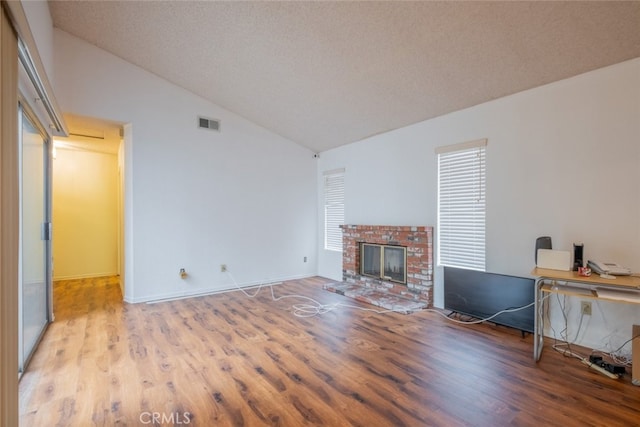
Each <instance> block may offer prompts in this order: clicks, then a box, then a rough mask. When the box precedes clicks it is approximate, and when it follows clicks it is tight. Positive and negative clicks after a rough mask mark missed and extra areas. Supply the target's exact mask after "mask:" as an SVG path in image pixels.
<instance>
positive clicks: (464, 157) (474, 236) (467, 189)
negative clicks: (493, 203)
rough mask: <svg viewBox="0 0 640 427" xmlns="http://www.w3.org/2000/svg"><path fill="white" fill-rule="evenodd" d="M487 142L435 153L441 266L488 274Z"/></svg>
mask: <svg viewBox="0 0 640 427" xmlns="http://www.w3.org/2000/svg"><path fill="white" fill-rule="evenodd" d="M486 145H487V140H486V139H483V140H478V141H471V142H466V143H462V144H456V145H452V146H447V147H441V148H438V149H437V150H436V153H437V154H438V263H439V264H440V265H447V266H451V267H462V268H470V269H474V270H482V271H484V270H485V190H486V185H485V169H486V162H485V160H486V153H485V152H486V149H485V148H486Z"/></svg>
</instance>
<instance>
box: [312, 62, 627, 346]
mask: <svg viewBox="0 0 640 427" xmlns="http://www.w3.org/2000/svg"><path fill="white" fill-rule="evenodd" d="M479 138H487V139H488V146H487V237H486V244H487V253H486V255H487V271H490V272H498V273H506V274H513V275H521V276H529V274H530V272H531V270H532V268H533V267H534V254H533V252H534V244H535V239H536V237H538V236H543V235H549V236H551V237H552V239H553V247H554V249H565V250H571V249H572V244H573V243H574V242H583V243H584V245H585V258H587V259H593V258H595V259H602V260H612V261H616V262H619V263H621V264H623V265H626V266H629V267H631V268H632V269H633V270H634V271H640V168H638V164H640V144H639V143H638V140H639V138H640V59H635V60H632V61H628V62H624V63H621V64H617V65H614V66H611V67H608V68H604V69H600V70H596V71H593V72H590V73H587V74H584V75H580V76H577V77H574V78H571V79H567V80H563V81H559V82H556V83H553V84H550V85H547V86H544V87H540V88H537V89H532V90H529V91H525V92H521V93H519V94H516V95H513V96H509V97H505V98H502V99H498V100H495V101H492V102H488V103H485V104H482V105H478V106H475V107H473V108H469V109H466V110H463V111H459V112H455V113H452V114H448V115H445V116H442V117H439V118H436V119H433V120H428V121H425V122H421V123H418V124H415V125H412V126H407V127H405V128H402V129H398V130H395V131H392V132H389V133H386V134H383V135H378V136H375V137H371V138H368V139H366V140H364V141H360V142H357V143H354V144H350V145H347V146H344V147H340V148H336V149H334V150H330V151H327V152H324V153H321V156H320V160H319V163H318V172H317V176H318V179H319V180H320V177H321V176H322V172H323V171H325V170H330V169H335V168H338V167H345V168H346V175H345V176H346V178H345V193H346V205H345V216H346V222H347V223H349V224H393V225H433V226H435V225H436V220H437V163H436V161H437V158H436V155H435V153H434V149H435V147H438V146H441V145H448V144H454V143H458V142H464V141H469V140H474V139H479ZM318 190H319V191H318V206H319V208H318V213H317V214H318V218H322V206H321V205H322V192H321V191H320V190H321V188H320V185H318ZM319 224H320V226H319V228H320V230H319V233H318V236H322V232H323V230H322V225H323V223H322V221H320V222H319ZM340 262H341V254H339V253H329V252H328V251H324V250H323V249H322V240H321V239H319V274H320V275H323V276H327V277H330V278H333V279H336V280H339V279H340V278H341V265H340ZM435 273H436V286H435V291H434V293H435V295H434V297H435V302H436V305H437V306H442V304H443V295H442V269H441V268H438V269H436V272H435ZM577 301H578V300H577ZM554 304H556V305H557V301H556V302H555V303H554ZM576 304H577V305H576ZM595 304H596V305H595V306H594V314H593V316H591V318H590V319H585V322H586V323H583V329H582V332H586V333H584V334H582V333H581V337H580V339H579V341H580V342H581V343H583V344H585V345H587V346H590V347H602V346H603V345H604V344H608V343H609V340H610V339H611V341H612V343H614V344H615V343H618V342H620V341H621V340H622V339H623V338H624V337H626V338H624V339H627V338H629V337H630V336H631V324H632V323H634V322H635V323H640V311H639V310H638V309H637V306H633V305H624V304H615V305H613V306H612V304H607V303H604V302H598V303H595ZM578 307H579V303H577V302H576V301H570V303H569V310H570V313H569V321H570V324H569V326H570V327H569V333H570V335H574V334H575V333H576V328H577V323H578V313H579V308H578ZM560 317H561V316H559V315H558V313H557V312H556V313H555V316H554V326H555V329H556V331H559V330H561V329H563V326H562V325H561V323H562V322H561V321H560ZM547 333H549V334H552V331H551V330H549V331H547ZM614 344H612V345H614Z"/></svg>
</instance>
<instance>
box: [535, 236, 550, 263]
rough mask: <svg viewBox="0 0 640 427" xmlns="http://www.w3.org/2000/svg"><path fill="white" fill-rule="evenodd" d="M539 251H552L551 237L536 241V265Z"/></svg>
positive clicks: (539, 238)
mask: <svg viewBox="0 0 640 427" xmlns="http://www.w3.org/2000/svg"><path fill="white" fill-rule="evenodd" d="M538 249H551V237H549V236H542V237H538V238H537V239H536V251H535V253H534V259H535V261H536V265H538Z"/></svg>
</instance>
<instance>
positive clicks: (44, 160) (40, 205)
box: [19, 105, 51, 373]
mask: <svg viewBox="0 0 640 427" xmlns="http://www.w3.org/2000/svg"><path fill="white" fill-rule="evenodd" d="M19 120H20V141H19V143H20V273H19V278H20V280H19V282H20V292H19V340H20V342H19V344H20V349H19V362H20V373H22V372H23V371H24V368H25V365H26V364H27V362H28V361H29V358H30V357H31V355H32V353H33V351H34V349H35V347H36V345H37V344H38V342H39V340H40V337H41V336H42V334H43V332H44V330H45V327H46V326H47V324H48V323H49V319H50V311H51V310H50V305H51V302H50V293H51V262H50V260H51V256H50V244H49V241H50V238H49V236H50V208H49V200H50V199H49V194H50V191H49V182H50V180H49V176H50V161H49V139H48V137H47V136H46V134H45V133H44V132H42V131H41V130H40V128H39V127H38V126H37V122H36V121H35V119H33V118H32V116H30V115H29V114H28V113H27V111H26V110H25V106H23V105H20V112H19Z"/></svg>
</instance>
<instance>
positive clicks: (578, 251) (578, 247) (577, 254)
mask: <svg viewBox="0 0 640 427" xmlns="http://www.w3.org/2000/svg"><path fill="white" fill-rule="evenodd" d="M583 254H584V244H583V243H574V244H573V271H578V268H579V267H584V255H583Z"/></svg>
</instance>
